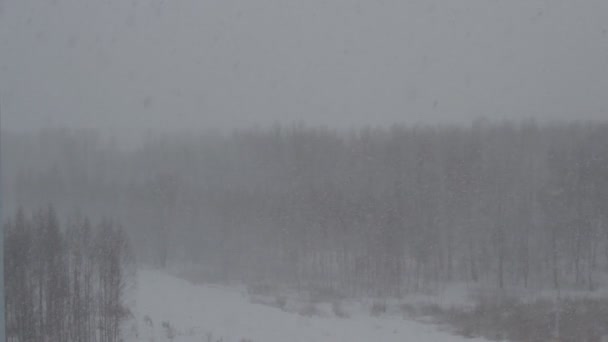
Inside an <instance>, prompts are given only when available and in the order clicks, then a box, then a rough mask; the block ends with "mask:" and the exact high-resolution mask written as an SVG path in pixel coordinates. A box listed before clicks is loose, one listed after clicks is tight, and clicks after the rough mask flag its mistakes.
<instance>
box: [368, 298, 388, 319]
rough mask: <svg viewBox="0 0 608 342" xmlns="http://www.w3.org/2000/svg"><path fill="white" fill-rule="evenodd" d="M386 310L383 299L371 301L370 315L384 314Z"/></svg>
mask: <svg viewBox="0 0 608 342" xmlns="http://www.w3.org/2000/svg"><path fill="white" fill-rule="evenodd" d="M386 311H387V306H386V302H383V301H374V302H373V303H372V307H371V308H370V314H371V315H372V316H380V315H383V314H385V313H386Z"/></svg>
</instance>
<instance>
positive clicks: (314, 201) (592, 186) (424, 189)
mask: <svg viewBox="0 0 608 342" xmlns="http://www.w3.org/2000/svg"><path fill="white" fill-rule="evenodd" d="M100 140H101V139H98V138H95V135H94V134H90V133H89V132H85V133H83V132H78V131H44V132H41V133H40V134H38V135H36V136H32V135H16V134H12V135H7V134H5V140H4V141H3V142H2V145H3V147H4V151H3V152H4V155H5V159H10V160H11V161H10V162H8V161H7V162H5V163H3V165H7V164H8V165H10V169H7V170H4V175H5V178H4V179H3V182H4V187H5V189H10V190H11V191H13V193H14V195H15V196H14V198H15V199H16V201H15V202H16V203H21V204H24V205H26V206H28V207H29V206H34V205H40V202H41V201H47V200H48V199H50V198H52V199H56V200H57V201H58V203H59V204H58V207H61V208H71V207H73V206H74V205H75V204H76V205H79V206H81V207H83V210H87V212H95V213H98V214H99V215H104V216H112V217H120V219H121V221H122V222H125V223H126V224H127V226H128V227H129V228H130V229H129V234H130V235H131V236H132V238H133V239H132V240H133V241H134V247H135V249H136V254H137V255H138V258H139V259H141V260H144V261H146V262H149V263H154V264H157V265H158V266H161V267H165V266H167V265H168V264H169V265H171V264H176V263H186V262H188V263H194V264H197V265H200V271H201V272H202V273H203V274H204V277H205V279H208V280H217V281H238V282H249V283H261V282H274V283H279V284H287V285H290V286H294V287H299V288H302V289H310V288H316V289H321V290H323V291H337V292H338V291H339V292H343V293H345V294H349V295H364V294H365V295H399V294H402V293H405V292H408V291H426V290H433V289H438V288H439V287H441V286H442V285H443V284H447V283H449V282H452V281H467V282H472V283H475V282H477V283H482V284H486V285H488V284H489V285H492V286H495V287H496V288H507V287H526V288H536V289H539V288H540V289H544V288H558V287H573V288H580V289H587V290H593V289H594V288H596V287H597V286H598V284H599V283H600V282H601V279H602V277H605V275H606V273H607V271H608V123H606V122H595V123H542V124H540V123H536V122H533V121H526V122H520V123H488V122H484V121H478V122H475V123H473V124H472V125H470V126H441V125H436V126H400V125H395V126H392V127H390V128H371V127H367V128H363V129H359V130H352V131H338V130H333V129H329V128H321V127H307V126H304V125H293V126H279V125H277V126H274V127H270V128H266V129H261V128H257V129H248V130H241V131H236V132H234V133H232V134H230V135H219V134H215V135H214V134H204V135H201V136H181V137H178V136H166V137H156V138H151V139H149V140H147V141H146V142H145V143H144V144H143V145H142V146H140V147H137V148H134V149H121V148H120V147H118V146H116V145H113V144H112V143H104V142H101V141H100Z"/></svg>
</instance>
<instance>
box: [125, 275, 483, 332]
mask: <svg viewBox="0 0 608 342" xmlns="http://www.w3.org/2000/svg"><path fill="white" fill-rule="evenodd" d="M133 295H134V297H135V300H136V303H135V308H134V316H135V317H134V319H133V321H131V322H130V323H129V324H128V325H127V326H126V333H127V334H128V336H127V341H133V342H135V341H155V342H162V341H171V339H170V338H167V335H168V334H167V332H168V330H170V329H173V330H174V333H175V334H174V338H173V341H175V342H194V341H196V342H208V341H212V342H217V341H220V340H221V341H222V342H243V341H247V342H251V341H252V342H287V341H289V342H298V341H301V342H326V341H327V342H329V341H331V342H338V341H344V342H357V341H361V342H371V341H373V342H376V341H382V342H391V341H399V342H408V341H411V342H428V341H432V342H448V341H449V342H459V341H481V340H471V339H465V338H462V337H457V336H452V335H450V334H448V333H445V332H441V331H438V330H437V328H436V327H434V326H432V325H425V324H422V323H417V322H413V321H409V320H405V319H403V318H400V317H370V316H369V314H367V313H364V312H359V313H358V314H353V315H351V317H350V318H337V317H319V316H311V317H307V316H302V315H299V314H295V313H288V312H284V311H282V310H280V309H278V308H273V307H268V306H264V305H260V304H253V303H250V302H249V300H248V298H247V296H246V295H245V294H244V293H243V292H242V291H239V290H235V289H230V288H218V287H211V286H198V285H193V284H190V283H188V282H186V281H184V280H181V279H177V278H175V277H172V276H170V275H167V274H164V273H161V272H157V271H150V270H142V271H139V274H138V284H137V289H136V290H135V292H134V294H133ZM168 327H171V328H168Z"/></svg>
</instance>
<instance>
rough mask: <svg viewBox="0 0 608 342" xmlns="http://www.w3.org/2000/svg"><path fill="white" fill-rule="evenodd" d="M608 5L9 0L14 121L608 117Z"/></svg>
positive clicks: (168, 123) (8, 117)
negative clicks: (607, 90)
mask: <svg viewBox="0 0 608 342" xmlns="http://www.w3.org/2000/svg"><path fill="white" fill-rule="evenodd" d="M607 31H608V2H605V1H599V0H594V1H586V2H584V3H579V2H571V1H562V0H560V1H555V0H551V1H526V2H501V1H481V0H466V1H460V2H446V1H439V0H432V1H428V0H425V1H422V0H412V1H383V2H380V3H375V2H374V3H369V2H363V1H342V0H340V1H332V2H326V1H321V0H313V1H310V0H309V1H297V2H288V3H285V2H282V1H278V0H261V1H255V2H250V1H195V0H184V1H179V2H170V1H163V0H149V1H137V0H133V1H118V0H108V1H94V2H86V1H77V0H55V1H49V2H39V1H35V0H18V1H17V0H3V1H1V2H0V46H2V51H3V52H2V58H1V59H0V101H1V102H2V104H1V105H2V127H3V129H6V130H13V131H30V130H38V129H40V128H43V127H70V128H93V127H94V128H96V129H98V130H101V131H103V132H105V133H107V134H111V135H116V136H117V137H120V138H129V139H132V138H133V137H134V136H135V137H141V136H142V135H145V134H146V133H148V132H154V133H170V132H173V133H179V132H186V131H187V132H199V131H204V130H231V129H233V128H243V127H251V126H253V125H262V126H269V125H272V124H275V123H281V124H291V123H293V122H303V123H306V124H310V125H327V126H330V127H338V128H351V127H358V126H361V125H390V124H393V123H404V124H410V125H411V124H419V123H459V122H460V123H462V122H465V123H466V122H470V121H472V120H474V119H476V118H482V117H483V118H488V119H490V120H493V121H501V120H503V119H512V120H521V119H527V118H533V119H536V120H539V121H543V120H553V119H561V120H563V119H567V120H570V119H583V120H597V119H603V118H608V99H607V98H606V97H605V95H604V93H605V90H606V89H608V34H607Z"/></svg>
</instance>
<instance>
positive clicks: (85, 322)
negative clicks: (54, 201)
mask: <svg viewBox="0 0 608 342" xmlns="http://www.w3.org/2000/svg"><path fill="white" fill-rule="evenodd" d="M5 232H6V233H5V234H6V240H5V243H6V248H5V254H6V255H5V263H6V266H5V283H6V314H7V315H6V318H7V323H6V324H7V341H19V342H28V341H30V342H34V341H66V342H67V341H78V342H83V341H95V342H117V341H119V337H120V326H121V323H122V322H123V321H124V320H125V319H126V318H128V314H129V311H128V308H127V307H126V305H125V291H126V286H127V285H128V283H129V281H130V280H132V279H130V275H131V270H130V266H131V265H132V259H131V255H130V250H129V245H128V242H127V238H126V235H125V234H124V232H123V230H122V228H120V227H119V226H118V225H116V224H114V223H112V222H110V221H103V222H101V223H100V224H99V225H97V226H95V227H93V226H92V225H91V223H90V222H89V220H88V219H86V218H83V219H73V220H72V222H70V224H68V225H66V226H64V227H61V226H60V223H59V220H58V218H57V215H56V213H55V211H54V209H53V208H52V207H51V208H49V209H48V210H44V211H37V212H35V213H34V214H32V215H31V216H28V215H26V214H25V213H24V211H23V210H18V212H17V213H16V215H15V216H14V217H13V218H11V219H10V220H9V221H7V223H6V224H5Z"/></svg>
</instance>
